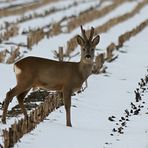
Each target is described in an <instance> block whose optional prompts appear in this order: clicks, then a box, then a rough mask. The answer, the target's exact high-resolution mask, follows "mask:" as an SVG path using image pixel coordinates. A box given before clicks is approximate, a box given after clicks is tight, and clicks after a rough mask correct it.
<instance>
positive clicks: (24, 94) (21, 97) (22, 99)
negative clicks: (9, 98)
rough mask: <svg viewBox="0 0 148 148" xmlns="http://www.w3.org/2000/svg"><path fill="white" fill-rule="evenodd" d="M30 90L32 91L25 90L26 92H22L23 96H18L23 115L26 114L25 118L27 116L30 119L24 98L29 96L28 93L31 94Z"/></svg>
mask: <svg viewBox="0 0 148 148" xmlns="http://www.w3.org/2000/svg"><path fill="white" fill-rule="evenodd" d="M29 90H30V89H28V90H25V91H24V92H22V93H21V94H19V95H18V96H17V100H18V103H19V106H20V108H21V110H22V113H23V114H24V116H25V117H26V118H27V117H28V115H27V111H26V109H25V106H24V98H25V96H26V95H27V93H28V92H29Z"/></svg>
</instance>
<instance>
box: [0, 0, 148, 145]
mask: <svg viewBox="0 0 148 148" xmlns="http://www.w3.org/2000/svg"><path fill="white" fill-rule="evenodd" d="M65 2H66V0H65ZM67 2H69V3H71V2H70V1H67ZM90 3H92V5H95V1H92V2H89V4H90ZM136 4H137V1H133V2H127V3H125V4H123V5H121V6H120V7H119V8H117V9H115V10H114V11H112V12H111V13H110V14H108V15H106V16H104V17H103V18H101V19H98V20H95V21H92V22H90V23H87V24H85V25H84V28H86V29H88V28H90V27H91V26H94V27H97V26H98V24H103V23H104V22H106V21H107V20H108V19H109V18H112V17H115V16H118V15H121V14H123V13H125V12H129V11H131V10H132V9H133V8H134V6H135V5H136ZM52 5H53V4H52ZM62 6H64V5H62ZM62 6H61V7H62ZM80 6H81V7H78V8H79V9H78V11H77V13H78V12H80V8H82V6H83V8H84V9H83V10H85V9H86V8H88V6H86V5H85V4H83V5H82V4H81V5H80ZM46 7H47V6H46ZM48 7H49V6H48ZM147 7H148V6H147V5H146V6H145V7H144V8H143V9H142V10H141V11H140V12H139V13H138V14H137V15H135V16H134V17H132V18H131V19H129V20H127V21H125V22H123V23H121V24H119V25H116V26H115V27H113V28H111V29H110V30H109V31H108V32H107V33H103V34H101V41H100V44H99V45H98V46H97V48H100V49H105V48H106V46H107V45H109V43H111V42H117V37H118V36H119V35H121V33H124V32H126V31H128V30H130V29H132V28H134V27H136V26H137V25H138V24H139V23H140V22H142V21H144V20H145V19H147V18H148V8H147ZM71 10H72V11H71V14H72V13H74V12H75V11H76V10H73V9H71ZM67 11H68V12H70V10H67ZM64 13H65V15H66V14H68V13H66V12H64ZM54 15H55V14H54ZM12 17H13V16H11V18H12ZM55 17H56V16H54V17H53V20H54V18H55ZM62 17H63V14H61V15H60V14H59V15H58V16H57V18H55V20H58V19H60V18H62ZM32 23H33V25H39V26H40V25H41V24H40V23H42V24H45V23H46V22H43V21H42V22H41V21H40V22H39V24H37V23H36V22H35V21H32ZM25 24H26V25H24V27H26V28H27V27H28V26H29V25H30V23H29V22H25ZM21 25H22V24H21ZM79 32H80V28H76V29H75V30H74V31H72V32H71V33H70V34H60V35H58V36H55V37H52V38H50V39H44V40H42V41H41V42H40V43H39V44H38V45H35V46H33V50H32V51H31V52H28V53H27V54H26V56H29V55H33V56H41V57H45V58H52V59H53V53H52V51H53V50H56V49H58V47H59V46H65V43H66V41H67V40H69V38H71V37H73V36H74V35H76V34H79ZM147 34H148V27H147V28H146V29H144V30H143V31H142V32H141V33H139V34H138V35H136V36H135V37H133V38H131V39H130V40H129V41H127V42H126V43H125V45H124V47H123V48H121V49H120V50H122V51H125V52H120V51H119V52H118V58H117V59H116V60H115V61H113V62H111V63H105V66H107V73H105V74H99V75H91V76H90V77H89V79H88V88H87V89H86V90H85V91H84V92H83V93H81V94H78V95H76V96H73V97H72V112H71V113H72V125H73V127H66V126H65V120H66V119H65V110H64V107H61V108H59V109H58V110H56V111H54V112H53V113H51V114H50V115H49V116H48V117H47V118H46V120H44V121H43V122H42V123H40V124H39V125H38V126H37V127H36V128H35V129H34V130H33V131H32V132H31V133H29V134H26V135H24V136H23V138H22V139H21V140H20V142H18V143H17V144H16V145H15V146H14V147H15V148H32V147H36V148H40V147H44V148H48V147H52V148H59V147H60V148H147V147H148V140H147V139H148V124H147V123H148V114H146V112H148V92H146V93H145V95H144V96H143V97H142V99H143V101H145V102H146V103H145V105H144V108H143V109H142V111H141V112H140V114H139V115H135V116H132V117H130V118H129V120H130V121H129V122H127V127H126V128H125V130H124V134H122V135H118V134H114V136H111V135H110V134H111V133H112V129H113V128H115V127H117V125H116V124H115V123H116V122H111V121H109V120H108V117H109V116H112V115H114V116H115V117H116V118H117V119H118V118H120V117H121V116H122V115H124V110H125V109H130V103H131V102H134V97H135V94H134V90H135V89H136V88H137V86H138V82H139V81H140V79H141V78H143V77H144V76H145V75H146V74H147V69H148V58H147V55H148V49H147V47H148V42H147ZM24 38H25V37H24V36H23V37H22V36H18V37H15V38H12V41H16V40H18V41H21V40H24ZM78 48H79V47H78ZM78 48H77V50H79V49H78ZM22 49H23V48H22ZM72 60H73V61H78V60H79V56H78V57H76V58H73V59H72ZM15 85H16V80H15V74H14V72H13V65H5V64H0V91H1V93H0V102H2V101H3V100H4V98H5V94H6V92H7V91H8V90H9V89H10V88H12V87H14V86H15ZM15 104H17V101H16V99H14V100H13V101H12V103H11V104H10V106H9V108H11V107H12V106H14V105H15ZM73 105H74V106H75V107H74V106H73ZM1 114H2V112H1V111H0V115H1ZM19 118H20V117H19ZM14 120H16V118H13V119H8V120H7V125H3V124H1V123H0V135H1V132H2V129H4V128H5V127H6V128H7V127H9V126H10V125H11V124H12V123H13V122H14ZM1 143H3V139H2V137H1V136H0V144H1ZM106 143H108V144H106Z"/></svg>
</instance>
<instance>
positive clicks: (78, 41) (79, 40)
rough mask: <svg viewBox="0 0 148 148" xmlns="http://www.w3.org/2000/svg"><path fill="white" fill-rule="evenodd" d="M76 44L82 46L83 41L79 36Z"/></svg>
mask: <svg viewBox="0 0 148 148" xmlns="http://www.w3.org/2000/svg"><path fill="white" fill-rule="evenodd" d="M77 43H78V44H79V45H80V46H83V45H84V39H83V38H82V37H81V36H80V35H78V36H77Z"/></svg>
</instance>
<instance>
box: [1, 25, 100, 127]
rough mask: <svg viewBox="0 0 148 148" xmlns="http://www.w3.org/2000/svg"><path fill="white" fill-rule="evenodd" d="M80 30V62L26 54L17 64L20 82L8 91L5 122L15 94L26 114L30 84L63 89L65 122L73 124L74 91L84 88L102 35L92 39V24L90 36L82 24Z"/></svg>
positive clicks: (17, 78) (51, 88)
mask: <svg viewBox="0 0 148 148" xmlns="http://www.w3.org/2000/svg"><path fill="white" fill-rule="evenodd" d="M81 32H82V37H81V36H80V35H78V36H77V43H78V44H79V45H80V46H81V60H80V62H62V61H60V62H59V61H54V60H49V59H44V58H40V57H26V58H24V59H21V60H19V61H18V62H16V63H15V64H14V71H15V74H16V80H17V85H16V86H15V87H14V88H13V89H11V90H10V91H9V92H7V94H6V99H5V101H4V107H3V115H2V122H3V123H6V114H7V109H8V105H9V103H10V101H11V100H12V98H13V97H14V96H17V100H18V103H19V105H20V108H21V110H22V112H23V114H24V116H25V117H27V111H26V109H25V107H24V104H23V99H24V97H25V96H26V94H27V93H28V92H29V90H30V89H31V88H36V87H39V88H43V89H48V90H57V91H61V92H62V93H63V96H64V106H65V110H66V125H67V126H72V124H71V116H70V115H71V113H70V107H71V95H72V93H73V92H74V91H77V90H79V89H80V88H81V86H82V84H83V82H84V81H85V80H86V79H87V78H88V76H89V75H90V74H91V73H92V66H93V60H94V51H95V47H96V45H97V44H98V43H99V41H100V36H99V35H97V36H96V37H95V38H94V39H93V35H94V28H93V27H91V30H90V36H89V38H88V37H87V36H86V34H85V30H84V29H83V27H82V26H81Z"/></svg>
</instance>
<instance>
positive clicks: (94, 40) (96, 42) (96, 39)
mask: <svg viewBox="0 0 148 148" xmlns="http://www.w3.org/2000/svg"><path fill="white" fill-rule="evenodd" d="M99 41H100V36H99V35H97V36H96V37H95V38H94V39H93V41H92V45H93V46H96V45H97V44H98V43H99Z"/></svg>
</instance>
